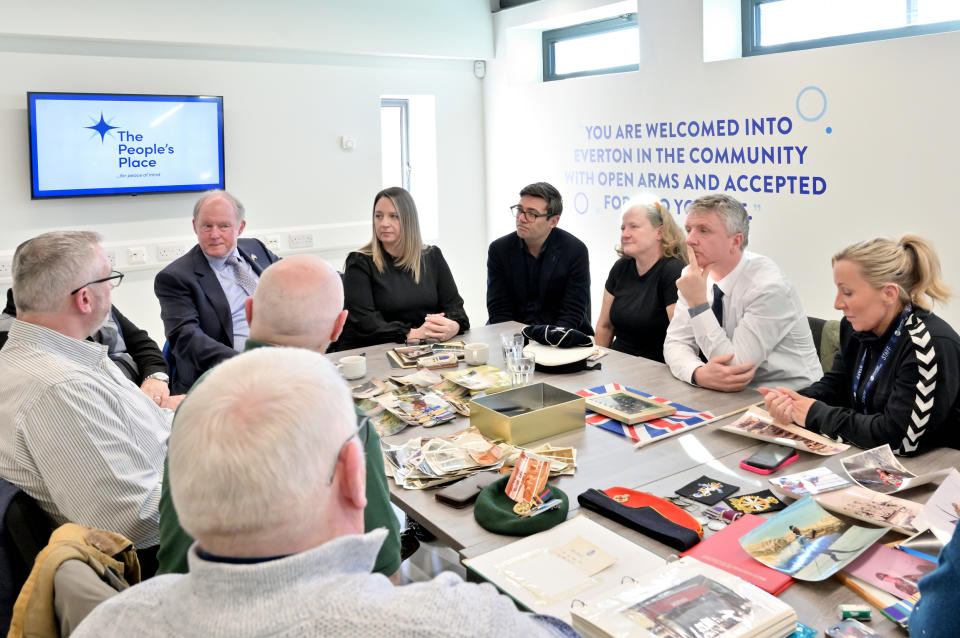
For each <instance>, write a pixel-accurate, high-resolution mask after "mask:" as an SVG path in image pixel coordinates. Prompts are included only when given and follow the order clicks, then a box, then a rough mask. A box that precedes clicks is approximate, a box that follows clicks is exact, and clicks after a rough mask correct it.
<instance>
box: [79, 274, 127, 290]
mask: <svg viewBox="0 0 960 638" xmlns="http://www.w3.org/2000/svg"><path fill="white" fill-rule="evenodd" d="M114 279H116V280H117V283H115V284H113V285H112V286H110V287H111V288H116V287H117V286H119V285H120V282H121V281H123V273H122V272H120V271H119V270H111V271H110V276H109V277H104V278H103V279H94V280H93V281H88V282H87V283H85V284H83V285H82V286H80V287H79V288H77V289H76V290H73V291H71V292H70V294H71V295H75V294H77V293H78V292H80V291H81V290H83V289H84V288H86V287H87V286H92V285H93V284H102V283H103V282H105V281H113V280H114Z"/></svg>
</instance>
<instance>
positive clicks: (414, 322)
mask: <svg viewBox="0 0 960 638" xmlns="http://www.w3.org/2000/svg"><path fill="white" fill-rule="evenodd" d="M343 288H344V305H345V307H346V309H347V310H348V311H349V313H348V314H347V323H346V325H345V326H344V329H343V335H342V336H341V337H340V340H339V341H338V342H337V349H338V350H346V349H349V348H357V347H360V346H366V345H374V344H378V343H388V342H398V343H400V342H403V341H405V340H415V339H437V340H439V341H447V340H448V339H451V338H452V337H454V336H455V335H457V334H460V333H462V332H464V331H466V330H469V329H470V321H469V319H467V315H466V314H465V313H464V311H463V299H462V298H461V297H460V294H459V293H458V292H457V284H456V283H454V281H453V275H452V274H451V273H450V268H449V267H448V266H447V262H446V261H445V260H444V259H443V254H442V253H441V252H440V249H439V248H437V247H436V246H424V245H423V244H422V242H421V240H420V223H419V221H418V220H417V206H416V204H414V203H413V198H412V197H411V196H410V193H408V192H407V191H405V190H404V189H402V188H399V187H391V188H387V189H384V190H382V191H380V192H379V193H377V196H376V197H375V198H374V200H373V238H372V239H371V240H370V243H368V244H367V245H366V246H364V247H363V248H361V249H360V250H359V251H356V252H352V253H350V254H349V255H348V256H347V263H346V266H345V268H344V274H343Z"/></svg>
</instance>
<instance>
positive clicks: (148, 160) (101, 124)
mask: <svg viewBox="0 0 960 638" xmlns="http://www.w3.org/2000/svg"><path fill="white" fill-rule="evenodd" d="M113 120H114V118H110V119H109V120H108V119H106V118H104V116H103V111H101V112H100V121H97V119H96V118H94V117H91V118H90V121H91V122H94V124H92V125H90V126H85V127H84V128H88V129H90V130H92V131H93V133H92V134H91V135H90V139H96V137H97V135H100V143H101V144H103V143H104V141H105V139H106V137H107V136H110V137H111V138H118V139H119V141H120V142H119V144H117V162H118V166H119V167H120V168H156V167H157V158H156V157H151V156H154V155H173V147H172V146H170V145H169V144H165V143H162V142H161V143H154V144H150V143H146V144H144V143H143V142H144V139H143V134H142V133H136V132H134V131H129V130H125V129H122V128H121V127H119V126H114V125H113V124H111V122H113ZM114 130H115V131H116V135H114V133H113V131H114ZM138 156H139V157H138Z"/></svg>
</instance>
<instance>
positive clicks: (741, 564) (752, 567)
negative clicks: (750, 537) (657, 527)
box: [680, 514, 794, 596]
mask: <svg viewBox="0 0 960 638" xmlns="http://www.w3.org/2000/svg"><path fill="white" fill-rule="evenodd" d="M764 521H765V519H764V518H763V517H762V516H757V515H756V514H744V515H743V516H741V517H740V518H739V519H737V520H736V521H734V522H733V523H731V524H729V525H727V526H726V527H724V528H723V529H721V530H719V531H716V532H714V533H712V534H710V535H709V536H707V537H706V538H704V539H703V540H702V541H700V542H699V543H697V544H696V545H694V546H693V547H692V548H691V549H688V550H687V551H685V552H683V553H682V554H680V555H681V556H692V557H693V558H696V559H697V560H699V561H700V562H702V563H706V564H708V565H713V566H714V567H719V568H720V569H722V570H724V571H726V572H730V573H731V574H733V575H735V576H739V577H740V578H742V579H744V580H745V581H747V582H748V583H753V584H754V585H756V586H757V587H759V588H760V589H762V590H764V591H766V592H769V593H771V594H773V595H774V596H779V595H780V593H781V592H782V591H783V590H785V589H786V588H787V587H789V586H790V585H792V584H793V583H794V579H793V577H792V576H790V575H789V574H784V573H783V572H779V571H777V570H775V569H773V568H771V567H767V566H766V565H764V564H763V563H761V562H758V561H756V560H754V559H753V557H752V556H750V554H748V553H747V552H745V551H744V550H743V548H742V547H740V543H739V542H738V541H739V539H740V537H741V536H743V535H744V534H746V533H747V532H749V531H751V530H753V529H756V528H757V527H760V526H761V525H763V523H764Z"/></svg>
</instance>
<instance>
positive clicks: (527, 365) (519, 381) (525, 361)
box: [507, 351, 536, 388]
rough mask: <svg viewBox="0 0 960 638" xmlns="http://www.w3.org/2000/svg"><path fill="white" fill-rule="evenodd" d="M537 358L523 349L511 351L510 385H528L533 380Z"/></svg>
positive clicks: (508, 366)
mask: <svg viewBox="0 0 960 638" xmlns="http://www.w3.org/2000/svg"><path fill="white" fill-rule="evenodd" d="M535 366H536V359H535V358H534V356H533V355H532V354H524V353H523V352H522V351H514V352H510V353H509V354H508V355H507V371H508V372H509V373H510V385H511V386H513V387H515V388H517V387H520V386H524V385H528V384H529V383H530V382H531V381H532V380H533V369H534V367H535Z"/></svg>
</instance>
